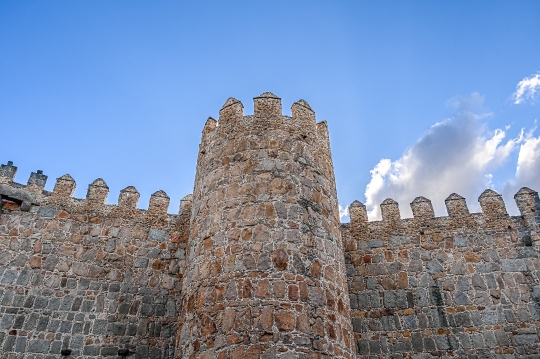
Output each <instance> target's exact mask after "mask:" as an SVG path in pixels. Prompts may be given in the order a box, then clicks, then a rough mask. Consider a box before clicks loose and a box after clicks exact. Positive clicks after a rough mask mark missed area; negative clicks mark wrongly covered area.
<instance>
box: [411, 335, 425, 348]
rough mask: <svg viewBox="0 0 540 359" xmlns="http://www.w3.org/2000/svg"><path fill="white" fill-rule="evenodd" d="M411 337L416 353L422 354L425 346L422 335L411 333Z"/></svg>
mask: <svg viewBox="0 0 540 359" xmlns="http://www.w3.org/2000/svg"><path fill="white" fill-rule="evenodd" d="M411 337H412V340H411V341H412V346H413V349H414V350H415V351H416V352H422V351H423V350H424V345H423V342H422V333H419V332H413V333H411Z"/></svg>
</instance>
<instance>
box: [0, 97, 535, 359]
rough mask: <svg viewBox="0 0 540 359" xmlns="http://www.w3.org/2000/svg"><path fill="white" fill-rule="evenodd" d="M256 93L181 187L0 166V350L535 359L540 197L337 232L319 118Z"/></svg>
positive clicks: (360, 215)
mask: <svg viewBox="0 0 540 359" xmlns="http://www.w3.org/2000/svg"><path fill="white" fill-rule="evenodd" d="M291 112H292V116H290V117H289V116H284V115H283V114H282V108H281V99H279V98H278V97H277V96H275V95H273V94H272V93H269V92H267V93H264V94H262V95H260V96H259V97H256V98H255V99H254V114H253V115H247V116H244V114H243V106H242V104H241V103H240V101H238V100H235V99H233V98H230V99H229V100H227V101H226V103H225V105H224V106H223V108H222V109H221V110H220V112H219V121H216V120H214V119H212V118H209V119H208V120H207V122H206V125H205V126H204V129H203V133H202V140H201V144H200V148H199V155H198V160H197V170H196V178H195V185H194V191H193V194H192V195H191V194H190V195H187V196H186V197H185V198H184V199H183V200H182V201H181V203H180V209H179V213H178V214H174V215H173V214H168V213H167V209H168V207H169V197H168V196H167V195H166V193H165V192H163V191H157V192H155V193H154V194H153V195H152V196H151V198H150V202H149V205H148V209H147V210H142V209H138V208H137V204H138V201H139V193H138V192H137V190H136V189H135V188H134V187H132V186H129V187H126V188H125V189H123V190H122V191H121V192H120V195H119V197H118V204H116V205H108V204H105V201H106V199H107V196H108V192H109V189H108V187H107V184H106V183H105V181H104V180H102V179H101V178H99V179H97V180H95V181H94V182H93V183H92V184H90V185H89V186H88V192H87V195H86V198H85V199H77V198H73V197H72V194H73V191H74V189H75V181H74V180H73V178H71V176H70V175H64V176H62V177H60V178H58V179H57V181H56V184H55V186H54V189H53V191H52V192H49V191H45V190H44V187H45V184H46V181H47V176H46V175H45V174H43V172H42V171H36V172H33V173H32V174H31V175H30V178H29V179H28V182H27V184H26V185H23V184H20V183H17V182H15V176H16V173H17V167H15V166H14V165H13V163H11V162H8V163H7V164H6V165H0V195H1V199H2V200H1V202H0V205H1V207H0V358H2V359H4V358H6V359H7V358H9V359H22V358H34V359H49V358H51V359H52V358H84V359H90V358H107V357H126V356H127V357H134V358H140V359H143V358H155V359H158V358H167V359H174V358H208V359H210V358H212V359H225V358H264V359H270V358H303V359H312V358H313V359H314V358H317V359H323V358H370V359H371V358H415V359H424V358H435V357H436V358H450V357H455V358H470V359H480V358H539V357H540V338H539V334H540V260H539V254H538V245H539V244H540V199H539V197H538V193H537V192H535V191H533V190H531V189H529V188H522V189H521V190H520V191H519V192H518V193H517V194H516V195H515V200H516V203H517V205H518V208H519V210H520V213H521V215H520V216H509V215H508V214H507V212H506V208H505V205H504V203H503V201H502V198H501V196H500V195H499V194H497V193H496V192H494V191H492V190H486V191H485V192H484V193H483V194H482V195H481V196H480V198H479V201H480V206H481V208H482V213H469V210H468V207H467V204H466V200H465V199H464V198H463V197H461V196H459V195H457V194H452V195H450V196H449V197H448V198H447V200H446V207H447V211H448V216H447V217H437V218H436V217H435V216H434V212H433V208H432V205H431V202H430V201H429V200H428V199H426V198H424V197H417V198H416V199H415V200H414V201H413V202H412V203H411V207H412V212H413V218H409V219H402V218H401V216H400V213H399V207H398V204H397V203H396V202H395V201H393V200H392V199H387V200H385V201H384V202H383V203H382V204H381V212H382V220H381V221H374V222H369V221H368V219H367V213H366V209H365V206H364V205H363V204H362V203H360V202H358V201H355V202H353V203H352V204H351V206H350V207H349V209H350V218H351V221H350V223H344V224H340V223H339V215H338V203H337V194H336V185H335V178H334V171H333V165H332V157H331V152H330V142H329V135H328V127H327V124H326V122H324V121H323V122H319V123H316V119H315V112H314V111H313V110H312V109H311V107H310V106H309V105H308V104H307V102H305V101H303V100H300V101H298V102H296V103H294V104H293V106H292V108H291Z"/></svg>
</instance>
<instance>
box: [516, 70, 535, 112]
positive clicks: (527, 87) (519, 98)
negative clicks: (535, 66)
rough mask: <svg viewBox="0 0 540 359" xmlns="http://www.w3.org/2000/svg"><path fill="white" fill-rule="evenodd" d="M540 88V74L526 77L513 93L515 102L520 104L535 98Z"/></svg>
mask: <svg viewBox="0 0 540 359" xmlns="http://www.w3.org/2000/svg"><path fill="white" fill-rule="evenodd" d="M538 89H540V74H536V75H533V76H531V77H525V78H524V79H523V80H521V81H520V82H519V83H518V84H517V86H516V92H514V94H513V96H512V97H513V98H514V103H515V104H516V105H519V104H520V103H523V102H524V101H525V100H531V101H533V100H534V95H535V93H536V90H538Z"/></svg>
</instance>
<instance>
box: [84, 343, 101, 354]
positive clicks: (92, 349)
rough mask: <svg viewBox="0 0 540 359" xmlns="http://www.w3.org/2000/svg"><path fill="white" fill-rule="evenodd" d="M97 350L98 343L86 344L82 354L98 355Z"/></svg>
mask: <svg viewBox="0 0 540 359" xmlns="http://www.w3.org/2000/svg"><path fill="white" fill-rule="evenodd" d="M99 350H100V348H99V345H87V346H85V347H84V349H83V355H90V356H98V355H99Z"/></svg>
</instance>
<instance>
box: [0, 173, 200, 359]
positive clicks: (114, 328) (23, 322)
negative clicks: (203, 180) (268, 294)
mask: <svg viewBox="0 0 540 359" xmlns="http://www.w3.org/2000/svg"><path fill="white" fill-rule="evenodd" d="M15 172H16V168H15V167H14V166H13V165H11V164H9V165H7V166H6V165H3V166H2V168H1V169H0V182H2V184H0V194H1V195H2V205H3V206H2V211H1V213H0V353H1V355H0V357H1V358H10V359H11V358H13V359H14V358H36V359H38V358H60V353H61V350H62V349H70V350H71V356H64V357H68V358H90V357H91V358H96V357H100V358H101V357H117V355H118V353H119V350H122V349H123V350H126V349H127V350H129V351H130V353H131V354H134V356H131V357H135V358H141V359H142V358H155V359H158V358H174V355H175V346H174V340H175V337H176V330H177V329H176V328H177V315H178V313H177V308H178V303H177V300H178V298H179V297H180V291H181V280H182V274H183V268H184V267H185V251H186V240H187V230H186V228H187V229H189V216H190V214H191V209H190V201H189V198H188V200H187V201H184V202H183V204H182V207H183V209H182V211H181V213H180V215H167V208H168V205H169V199H168V197H167V196H166V194H165V193H164V192H162V191H159V192H156V193H154V195H153V196H152V197H151V200H150V206H149V210H148V211H144V210H139V209H136V205H137V201H138V199H139V194H138V192H137V191H136V190H135V188H134V187H128V188H126V189H124V190H123V191H122V192H121V194H120V198H119V201H118V205H106V204H104V202H105V199H106V197H107V193H108V188H107V185H106V184H105V182H104V181H103V180H101V179H98V180H96V181H94V183H92V184H91V185H90V186H89V188H88V195H87V198H86V199H84V200H80V199H75V198H71V194H72V193H73V190H74V188H75V182H74V181H73V179H72V178H71V177H70V176H69V175H66V176H63V177H61V178H59V179H58V181H57V183H56V186H55V189H54V191H53V192H52V193H49V192H46V191H43V186H44V185H45V180H46V176H44V175H43V174H42V173H33V174H32V176H31V178H30V180H29V182H28V185H27V186H22V185H20V184H17V183H15V182H13V177H14V175H15ZM2 175H3V176H2ZM36 175H40V176H41V177H40V178H41V181H40V182H37V181H35V178H36ZM36 182H37V183H36Z"/></svg>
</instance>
